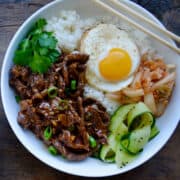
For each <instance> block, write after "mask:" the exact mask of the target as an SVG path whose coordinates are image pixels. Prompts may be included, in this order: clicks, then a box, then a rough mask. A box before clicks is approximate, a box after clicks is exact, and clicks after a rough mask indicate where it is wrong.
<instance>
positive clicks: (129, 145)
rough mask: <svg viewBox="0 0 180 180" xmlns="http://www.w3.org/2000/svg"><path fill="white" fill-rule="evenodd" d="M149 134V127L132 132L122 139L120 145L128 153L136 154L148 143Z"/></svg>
mask: <svg viewBox="0 0 180 180" xmlns="http://www.w3.org/2000/svg"><path fill="white" fill-rule="evenodd" d="M150 133H151V126H145V127H143V128H141V129H136V130H134V131H132V132H131V133H130V134H129V136H127V137H126V138H122V140H121V145H122V147H123V148H124V149H125V150H126V151H127V152H129V153H132V154H138V153H139V152H141V151H142V149H143V147H144V146H145V144H146V143H147V142H148V140H149V137H150Z"/></svg>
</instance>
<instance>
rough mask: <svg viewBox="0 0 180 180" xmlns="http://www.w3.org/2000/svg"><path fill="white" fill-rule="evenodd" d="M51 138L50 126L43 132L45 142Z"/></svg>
mask: <svg viewBox="0 0 180 180" xmlns="http://www.w3.org/2000/svg"><path fill="white" fill-rule="evenodd" d="M51 137H52V128H51V127H50V126H48V127H47V128H46V129H45V130H44V138H45V139H46V140H49V139H50V138H51Z"/></svg>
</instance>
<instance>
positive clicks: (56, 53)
mask: <svg viewBox="0 0 180 180" xmlns="http://www.w3.org/2000/svg"><path fill="white" fill-rule="evenodd" d="M60 55H61V53H60V52H59V51H58V50H56V49H53V50H51V51H50V53H49V58H50V59H51V62H52V63H55V62H56V61H57V60H58V57H59V56H60Z"/></svg>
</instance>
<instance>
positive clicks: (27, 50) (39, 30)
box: [13, 19, 60, 74]
mask: <svg viewBox="0 0 180 180" xmlns="http://www.w3.org/2000/svg"><path fill="white" fill-rule="evenodd" d="M46 24H47V22H46V20H45V19H39V20H38V21H37V22H36V23H35V25H34V26H33V28H32V29H31V31H30V32H29V33H28V35H27V37H26V38H25V39H24V40H22V42H21V43H20V44H19V47H18V49H17V50H16V52H15V55H14V59H13V61H14V63H15V64H17V65H21V66H28V67H30V69H31V70H32V72H34V73H40V74H42V73H46V72H47V71H48V69H49V68H50V67H51V65H52V63H54V62H56V61H57V60H58V57H59V56H60V52H59V51H57V50H56V45H57V39H56V38H55V37H54V36H53V33H52V32H47V31H45V30H44V27H45V25H46Z"/></svg>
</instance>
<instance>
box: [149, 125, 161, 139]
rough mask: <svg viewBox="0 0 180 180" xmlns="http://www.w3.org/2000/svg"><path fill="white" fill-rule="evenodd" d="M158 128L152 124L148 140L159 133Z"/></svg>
mask: <svg viewBox="0 0 180 180" xmlns="http://www.w3.org/2000/svg"><path fill="white" fill-rule="evenodd" d="M159 132H160V131H159V129H158V127H157V126H156V125H154V126H153V127H152V129H151V134H150V137H149V141H150V140H152V139H153V138H155V137H156V136H157V135H158V134H159Z"/></svg>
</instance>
